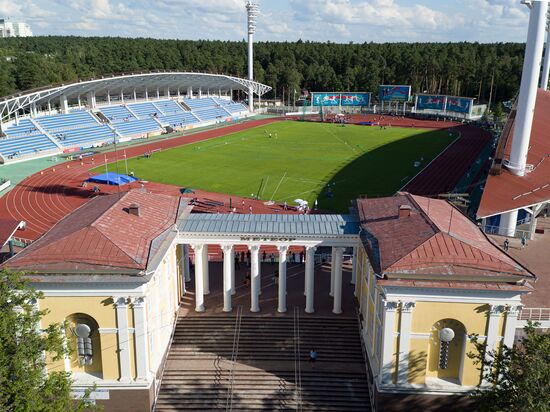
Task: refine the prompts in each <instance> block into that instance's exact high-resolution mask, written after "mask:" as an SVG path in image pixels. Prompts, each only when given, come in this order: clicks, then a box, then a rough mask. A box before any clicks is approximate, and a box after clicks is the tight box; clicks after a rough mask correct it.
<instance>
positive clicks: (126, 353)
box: [113, 296, 132, 382]
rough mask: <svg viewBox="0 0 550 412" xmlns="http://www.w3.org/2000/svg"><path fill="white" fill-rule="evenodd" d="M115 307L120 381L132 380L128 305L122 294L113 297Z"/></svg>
mask: <svg viewBox="0 0 550 412" xmlns="http://www.w3.org/2000/svg"><path fill="white" fill-rule="evenodd" d="M113 302H114V304H115V308H116V323H117V340H118V361H119V367H120V379H119V380H120V381H121V382H130V381H131V380H132V375H131V373H132V372H131V369H130V332H129V331H128V305H127V303H126V298H125V297H123V296H115V297H113Z"/></svg>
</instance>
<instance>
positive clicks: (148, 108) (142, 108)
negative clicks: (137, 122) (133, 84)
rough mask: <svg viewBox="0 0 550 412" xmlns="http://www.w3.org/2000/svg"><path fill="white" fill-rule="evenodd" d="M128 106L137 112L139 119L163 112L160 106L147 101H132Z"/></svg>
mask: <svg viewBox="0 0 550 412" xmlns="http://www.w3.org/2000/svg"><path fill="white" fill-rule="evenodd" d="M128 108H129V109H130V110H131V111H132V112H133V113H135V114H136V116H137V117H138V118H139V119H147V118H149V117H151V116H153V115H154V114H155V113H156V114H157V115H158V116H160V115H161V113H159V112H160V110H159V108H158V107H157V106H155V105H154V104H153V103H151V102H145V103H131V104H129V105H128Z"/></svg>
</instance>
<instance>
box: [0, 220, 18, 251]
mask: <svg viewBox="0 0 550 412" xmlns="http://www.w3.org/2000/svg"><path fill="white" fill-rule="evenodd" d="M20 224H21V221H19V220H15V219H0V247H2V246H4V245H5V244H6V243H8V240H10V239H11V237H12V236H13V234H14V233H15V231H16V230H17V229H18V228H19V225H20Z"/></svg>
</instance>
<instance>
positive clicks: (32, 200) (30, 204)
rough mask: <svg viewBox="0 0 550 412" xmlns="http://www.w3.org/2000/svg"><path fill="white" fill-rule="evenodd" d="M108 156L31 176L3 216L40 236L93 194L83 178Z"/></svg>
mask: <svg viewBox="0 0 550 412" xmlns="http://www.w3.org/2000/svg"><path fill="white" fill-rule="evenodd" d="M276 121H280V119H278V118H272V119H262V120H253V121H250V122H246V123H241V124H237V125H232V126H227V127H222V128H219V129H214V130H208V131H205V132H201V133H197V134H193V135H189V136H181V137H176V138H173V139H170V140H164V141H156V142H155V141H153V142H151V143H148V144H146V145H141V146H136V147H130V148H125V149H124V150H125V151H126V155H127V156H128V157H129V158H130V157H136V156H141V155H143V154H144V153H145V152H147V151H153V150H155V149H169V148H173V147H177V146H182V145H185V144H190V143H194V142H199V141H203V140H208V139H212V138H215V137H219V136H224V135H227V134H229V133H235V132H239V131H242V130H246V129H250V128H253V127H257V126H262V125H265V124H269V123H273V122H276ZM120 155H121V152H120V151H119V152H118V156H119V158H120ZM105 158H106V159H107V161H109V162H113V161H114V160H115V153H114V152H108V153H101V154H98V155H96V156H95V158H86V159H84V162H83V164H80V162H78V161H72V162H66V163H62V164H57V165H55V166H51V167H49V168H47V169H45V170H43V171H41V172H38V173H36V174H34V175H32V176H29V177H27V178H26V179H24V180H23V181H22V182H20V183H19V184H18V185H16V186H15V187H14V188H13V189H12V190H11V191H10V192H8V193H7V194H6V195H5V196H4V197H2V198H1V199H0V218H8V219H9V218H11V219H16V220H23V221H25V222H27V227H26V229H25V230H24V231H18V232H17V234H16V236H17V237H20V238H23V239H29V240H35V239H37V238H38V237H40V236H41V235H42V234H44V233H45V232H46V231H48V230H49V229H50V228H51V227H52V226H53V225H54V224H56V223H57V222H58V221H60V220H61V219H62V218H63V217H65V216H66V215H68V214H69V213H71V212H72V211H73V210H75V209H76V208H78V207H79V206H81V205H83V204H84V203H86V201H88V200H89V199H90V198H91V197H92V196H93V193H92V191H91V189H90V186H88V188H82V187H81V186H82V182H84V180H86V179H87V178H88V177H89V176H90V173H89V170H90V169H92V168H94V167H96V166H98V165H101V164H103V162H104V160H105ZM92 159H93V161H92ZM140 186H141V184H139V183H134V184H132V185H125V186H123V187H122V188H121V190H130V189H131V188H136V187H140ZM100 188H101V192H102V193H113V192H116V191H117V190H118V188H117V187H115V186H105V185H100ZM146 188H147V189H148V190H150V191H154V192H159V193H171V194H176V195H179V187H175V186H169V185H161V184H157V183H147V185H146ZM193 196H197V197H199V198H207V199H211V200H215V201H226V202H227V204H229V203H228V202H229V196H227V195H221V194H213V193H207V192H200V191H199V192H197V193H196V194H195V195H193ZM233 200H234V201H235V203H236V204H237V206H238V208H239V209H240V210H238V211H239V212H240V213H243V212H247V213H248V209H249V206H253V212H255V213H258V212H260V211H262V210H264V209H265V208H267V207H266V206H265V205H264V204H263V203H262V202H255V201H252V200H246V201H245V202H246V205H245V207H244V208H243V207H242V199H237V198H235V197H233ZM199 209H200V207H199ZM270 210H272V209H270ZM265 211H266V210H264V212H265Z"/></svg>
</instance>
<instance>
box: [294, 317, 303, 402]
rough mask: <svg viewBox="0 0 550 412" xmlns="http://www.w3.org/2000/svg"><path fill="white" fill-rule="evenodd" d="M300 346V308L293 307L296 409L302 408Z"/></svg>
mask: <svg viewBox="0 0 550 412" xmlns="http://www.w3.org/2000/svg"><path fill="white" fill-rule="evenodd" d="M300 355H301V348H300V309H299V308H298V307H296V306H295V307H294V383H295V385H296V393H295V399H296V410H297V411H301V410H302V366H301V360H300Z"/></svg>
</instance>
